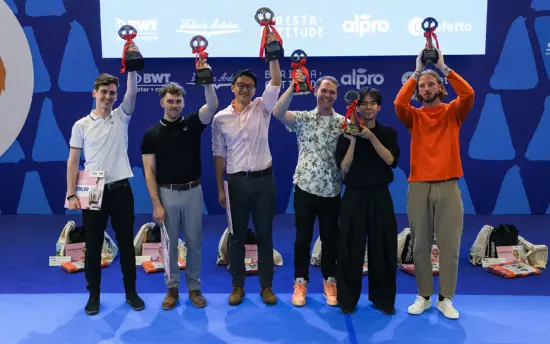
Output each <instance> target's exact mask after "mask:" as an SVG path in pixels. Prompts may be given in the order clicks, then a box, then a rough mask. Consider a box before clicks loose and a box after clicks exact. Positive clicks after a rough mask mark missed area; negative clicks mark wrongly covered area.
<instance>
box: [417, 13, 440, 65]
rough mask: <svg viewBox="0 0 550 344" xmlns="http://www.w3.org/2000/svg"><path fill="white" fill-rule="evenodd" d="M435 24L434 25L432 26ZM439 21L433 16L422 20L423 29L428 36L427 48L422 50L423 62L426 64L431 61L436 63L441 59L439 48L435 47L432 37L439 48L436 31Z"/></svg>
mask: <svg viewBox="0 0 550 344" xmlns="http://www.w3.org/2000/svg"><path fill="white" fill-rule="evenodd" d="M432 24H433V26H432ZM437 27H438V23H437V20H435V19H434V18H432V17H428V18H426V19H424V21H423V22H422V29H423V30H424V37H426V48H425V49H424V50H423V51H422V57H421V60H422V63H423V64H424V65H426V64H428V63H431V64H436V63H437V61H438V60H439V53H438V52H437V50H435V49H434V47H433V42H432V37H433V38H434V39H435V44H436V47H437V49H439V41H438V40H437V36H436V34H435V33H434V31H435V29H437Z"/></svg>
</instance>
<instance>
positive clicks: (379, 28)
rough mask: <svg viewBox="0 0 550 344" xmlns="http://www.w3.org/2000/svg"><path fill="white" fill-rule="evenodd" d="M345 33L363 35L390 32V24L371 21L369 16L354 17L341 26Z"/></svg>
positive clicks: (382, 21)
mask: <svg viewBox="0 0 550 344" xmlns="http://www.w3.org/2000/svg"><path fill="white" fill-rule="evenodd" d="M342 29H343V30H344V32H345V33H354V34H359V37H363V36H365V35H371V34H377V33H385V32H388V31H389V30H390V22H389V21H387V20H381V19H372V18H371V16H370V14H360V15H357V14H356V15H355V17H354V18H353V20H346V21H344V23H343V24H342Z"/></svg>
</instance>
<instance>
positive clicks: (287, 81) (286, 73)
mask: <svg viewBox="0 0 550 344" xmlns="http://www.w3.org/2000/svg"><path fill="white" fill-rule="evenodd" d="M308 73H309V79H310V81H311V87H313V88H315V87H317V80H318V79H319V78H321V76H322V75H323V73H322V72H319V71H317V70H315V69H309V70H308ZM264 76H265V85H267V84H268V83H269V81H270V80H271V73H270V72H269V69H266V70H265V71H264ZM292 83H293V81H292V70H281V90H284V89H286V88H288V87H289V86H291V85H292Z"/></svg>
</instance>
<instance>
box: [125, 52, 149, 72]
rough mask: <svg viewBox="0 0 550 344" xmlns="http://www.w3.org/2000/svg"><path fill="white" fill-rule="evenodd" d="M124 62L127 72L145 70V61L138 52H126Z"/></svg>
mask: <svg viewBox="0 0 550 344" xmlns="http://www.w3.org/2000/svg"><path fill="white" fill-rule="evenodd" d="M124 62H125V63H126V71H128V72H136V71H140V70H143V69H144V68H145V60H144V59H143V56H142V55H141V53H140V52H139V51H130V52H127V53H126V58H125V59H124Z"/></svg>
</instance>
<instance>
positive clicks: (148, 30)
mask: <svg viewBox="0 0 550 344" xmlns="http://www.w3.org/2000/svg"><path fill="white" fill-rule="evenodd" d="M157 24H158V21H157V20H156V19H140V20H126V21H124V20H122V19H120V18H115V26H116V30H117V32H118V30H119V29H120V28H121V27H122V26H124V25H131V26H133V27H135V28H136V30H137V31H138V32H137V33H138V36H139V35H140V34H144V35H146V34H149V35H151V34H156V33H157V31H158V30H157Z"/></svg>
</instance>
